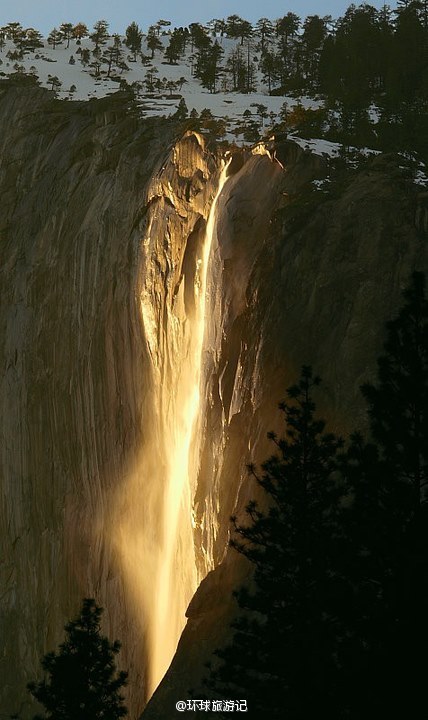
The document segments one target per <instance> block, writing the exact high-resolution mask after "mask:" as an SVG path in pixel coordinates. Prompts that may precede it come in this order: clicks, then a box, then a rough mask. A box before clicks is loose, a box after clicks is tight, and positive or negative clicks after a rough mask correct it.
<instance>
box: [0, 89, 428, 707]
mask: <svg viewBox="0 0 428 720" xmlns="http://www.w3.org/2000/svg"><path fill="white" fill-rule="evenodd" d="M176 134H177V126H175V125H174V123H172V122H170V121H162V120H159V119H156V120H155V121H150V120H145V121H141V120H138V118H137V117H136V116H135V115H134V114H133V112H132V108H131V107H130V100H129V98H127V97H126V95H124V94H118V95H117V96H113V97H110V98H106V99H104V100H100V101H90V102H89V103H64V102H58V101H55V100H52V99H51V95H50V93H49V92H48V91H43V90H38V89H32V88H25V89H24V88H21V89H20V88H16V87H14V86H13V85H9V84H8V83H4V84H1V85H0V193H1V198H2V212H1V215H0V337H1V344H0V359H1V365H0V367H1V368H2V375H1V385H0V398H1V412H0V448H1V449H0V452H1V465H0V483H1V490H0V518H1V523H0V583H1V588H2V592H1V600H0V637H2V652H1V653H0V677H1V679H2V681H1V683H0V709H1V712H2V713H3V714H5V715H6V716H8V715H10V714H12V713H17V712H19V713H20V716H21V717H22V718H23V720H27V718H29V717H30V716H31V715H32V713H34V711H35V708H34V707H33V706H32V705H31V702H30V699H29V697H28V694H27V693H26V691H25V684H26V682H27V681H28V680H30V679H34V678H36V677H37V676H38V675H39V673H40V664H39V660H40V656H41V655H43V654H44V653H45V652H46V651H48V650H51V649H53V648H54V647H55V646H56V645H57V644H58V643H59V642H60V641H61V639H62V637H63V625H64V623H65V622H66V621H67V620H68V619H69V618H70V617H72V616H73V614H75V612H76V610H77V609H78V607H79V604H80V601H81V598H82V597H85V596H86V597H90V596H93V597H95V598H96V600H97V602H98V603H99V604H100V605H102V606H103V607H105V609H106V612H105V620H104V629H105V631H106V632H107V633H108V634H109V636H110V637H111V638H112V639H114V638H119V639H120V640H121V642H122V644H123V648H122V652H121V657H120V662H121V665H122V666H123V667H124V668H128V669H130V683H129V689H128V697H127V701H128V704H129V708H130V717H131V718H135V717H138V715H139V714H140V713H141V711H142V709H143V707H144V703H145V699H146V690H145V688H146V678H145V675H146V669H147V657H146V647H145V637H146V635H145V618H144V613H143V612H142V608H141V606H140V605H139V602H138V596H137V595H135V594H133V593H132V592H131V591H130V590H129V586H128V582H129V578H128V577H127V575H126V573H125V570H124V567H123V560H122V558H121V556H120V553H119V551H118V546H117V543H116V542H115V538H116V535H117V528H118V527H121V523H122V521H123V518H125V519H127V518H129V517H131V516H132V517H134V516H133V508H132V506H130V505H129V502H130V500H129V498H128V500H127V501H126V502H125V500H124V501H123V503H122V501H121V496H122V494H123V495H124V496H125V495H126V493H127V487H128V485H127V483H128V481H129V477H130V476H132V475H133V474H135V469H136V468H137V467H138V468H140V466H141V453H142V448H143V449H144V446H145V443H147V437H148V436H150V434H153V427H154V426H155V413H154V409H153V405H152V399H153V377H154V376H153V373H152V372H151V367H152V365H153V362H154V359H153V356H152V354H151V344H150V342H151V341H150V337H149V328H148V325H147V323H146V324H145V323H144V322H143V319H142V313H141V302H142V297H143V296H144V297H145V298H146V299H149V300H150V303H151V307H152V308H153V310H154V313H155V317H154V322H153V328H152V330H154V332H155V334H156V337H157V343H158V347H159V348H160V347H165V352H164V354H163V355H162V358H161V361H160V362H161V364H162V368H161V370H162V372H165V373H166V372H167V369H168V367H169V365H170V364H171V362H172V361H173V349H171V348H170V347H169V346H168V342H167V340H168V337H167V336H168V327H169V326H168V321H167V317H168V313H169V310H170V308H172V307H174V304H175V303H176V302H177V300H176V299H177V297H178V296H179V295H180V293H181V292H182V293H183V308H184V309H183V313H184V321H185V320H186V318H188V317H190V315H191V313H192V302H193V299H192V293H191V292H190V291H189V287H190V284H191V281H192V278H193V276H194V272H195V257H196V254H195V253H196V248H197V247H198V243H200V241H201V237H202V235H203V233H204V232H205V227H206V222H207V219H208V216H209V210H210V207H211V203H212V200H213V197H214V195H215V192H216V187H217V183H218V177H219V169H220V154H219V152H218V151H217V150H216V149H215V148H212V147H211V146H207V145H206V143H205V141H204V139H203V138H201V137H199V136H198V135H196V134H194V133H188V134H185V135H184V137H182V138H181V139H177V137H176ZM276 158H277V160H278V161H280V162H278V161H277V160H275V159H274V160H272V159H271V158H270V157H269V155H267V154H266V153H265V152H264V150H263V148H259V149H258V151H257V148H256V149H255V151H254V153H252V152H250V151H246V152H245V153H244V152H237V153H236V158H235V159H234V160H233V162H232V164H231V165H230V168H229V178H228V180H227V183H226V185H225V186H224V189H223V192H222V194H221V196H220V198H219V201H218V206H217V220H218V221H217V239H218V240H217V241H216V243H215V244H214V247H213V250H212V255H211V264H210V270H209V284H208V293H209V302H210V305H209V312H208V313H207V317H208V322H207V330H206V340H205V347H204V379H205V380H204V393H203V397H202V401H201V402H202V409H203V411H202V413H201V419H200V432H201V438H202V441H201V461H200V469H199V473H198V477H197V478H196V479H195V486H194V488H193V493H194V518H195V547H196V558H197V564H198V571H199V575H200V576H201V577H203V576H204V575H205V574H206V573H207V572H208V576H207V577H206V579H205V580H204V581H203V582H202V584H201V586H200V587H199V590H198V591H197V593H196V595H195V596H194V598H193V599H192V601H191V603H190V606H189V610H188V617H189V619H188V623H187V626H186V629H185V631H184V633H183V635H182V638H181V640H180V644H179V648H178V652H177V653H176V656H175V658H174V661H173V664H172V666H171V669H170V671H169V673H168V674H167V676H166V678H165V680H164V681H163V683H162V684H161V686H160V687H159V689H158V691H157V693H156V694H155V695H154V697H153V699H152V701H151V703H150V704H149V706H148V707H147V710H146V711H145V714H144V718H146V717H147V718H148V719H150V718H162V719H164V718H166V717H171V716H172V714H173V712H174V707H175V702H176V701H177V700H178V699H185V698H186V696H187V691H188V688H189V687H194V688H196V687H198V684H199V683H200V679H201V675H202V674H203V672H204V669H203V663H204V661H205V660H206V659H208V657H209V655H210V653H211V651H212V649H213V648H214V647H215V646H216V645H218V644H219V643H220V642H221V639H222V634H223V633H224V631H225V629H226V628H227V622H228V619H229V618H230V617H231V615H232V614H233V612H234V608H233V606H232V603H231V601H230V594H231V590H232V588H233V586H234V584H236V582H239V580H240V579H241V578H242V577H243V576H244V575H245V574H246V572H247V568H245V567H244V566H242V565H241V564H240V563H238V562H237V559H236V558H235V557H234V555H233V554H231V553H228V552H226V548H227V539H228V519H229V516H230V514H231V513H232V511H233V510H234V509H235V508H237V509H238V511H239V510H240V509H242V508H243V507H244V505H245V503H246V501H247V500H248V498H249V497H251V496H252V495H253V493H254V488H253V487H251V486H249V485H248V483H247V481H246V472H245V464H246V462H248V461H249V460H251V459H255V460H263V459H264V457H265V455H266V453H267V452H268V451H269V448H268V445H267V441H266V439H265V434H266V431H267V430H269V429H275V428H276V427H277V425H278V418H277V415H276V411H275V408H276V403H277V401H278V400H279V399H280V398H281V397H282V396H283V393H284V388H285V387H286V386H287V385H288V384H290V382H292V381H293V380H294V378H295V376H296V373H298V371H299V367H300V365H301V364H302V363H307V364H312V365H313V366H314V368H315V369H316V371H317V372H318V373H319V374H321V375H322V377H323V378H324V386H323V390H322V394H321V395H320V407H321V409H322V411H323V412H324V414H326V415H327V416H328V417H329V419H331V427H332V428H334V429H340V430H343V431H346V429H347V427H349V426H352V427H353V426H354V425H355V423H357V424H360V425H363V424H364V414H363V410H362V402H361V398H360V395H359V390H358V388H359V385H360V384H361V382H362V381H363V380H365V379H367V378H368V377H370V375H372V374H373V369H374V363H375V358H376V355H377V353H378V352H379V349H380V348H381V345H382V339H383V323H384V321H385V320H387V319H388V318H390V317H391V316H392V315H393V314H394V312H395V310H396V308H397V306H398V304H399V301H400V292H401V289H402V288H403V287H404V286H405V284H406V283H407V280H408V277H409V274H410V272H411V270H412V269H413V268H419V269H426V267H427V264H428V263H427V259H428V256H427V236H426V233H425V231H426V227H425V225H426V223H425V215H424V212H425V210H424V207H425V206H424V199H423V198H422V199H421V198H420V196H418V195H417V192H416V188H415V187H414V186H412V185H411V183H410V182H409V181H408V180H406V179H405V178H404V177H403V174H402V172H401V171H400V169H399V167H398V166H399V163H398V161H397V160H396V159H395V158H393V157H386V156H385V157H383V156H380V157H378V158H376V159H374V160H370V161H368V162H367V164H365V165H364V167H362V168H361V169H360V170H359V171H355V172H353V173H352V174H350V173H346V172H345V173H344V175H343V177H342V178H339V179H338V180H337V181H335V182H332V183H331V188H332V189H331V190H330V191H329V192H328V193H325V194H323V193H322V192H320V191H319V192H316V191H313V190H311V185H310V181H311V180H312V179H313V178H319V177H323V176H324V175H325V174H326V172H328V167H327V163H326V161H323V160H321V159H319V158H316V157H314V156H311V155H310V154H308V153H305V152H303V151H302V150H300V149H299V148H298V147H297V146H295V145H294V144H293V143H287V142H285V143H282V144H281V145H280V146H278V147H277V148H276ZM280 163H281V164H280ZM282 166H284V168H285V169H283V168H282ZM421 208H422V209H421ZM186 283H187V285H186ZM186 287H187V290H186ZM180 288H182V290H181V289H180ZM180 297H181V295H180ZM155 462H157V459H156V458H155V459H154V460H153V463H155ZM139 474H140V476H141V478H142V479H141V484H140V485H138V488H140V489H142V491H141V492H140V495H138V496H135V495H134V496H132V501H133V503H134V505H138V506H139V508H140V511H141V508H142V509H143V511H144V508H145V507H146V505H148V500H147V497H146V493H145V491H144V489H145V488H147V489H149V488H150V474H151V473H150V466H148V465H146V466H144V467H143V468H141V470H139ZM133 522H137V521H135V520H134V521H133ZM131 527H132V525H131ZM132 559H133V558H132V556H131V560H132ZM134 565H135V563H134ZM132 567H133V566H132V565H131V568H132ZM214 567H216V568H217V569H214V570H213V568H214ZM135 574H136V575H137V574H140V575H141V568H140V567H136V566H135ZM143 575H144V571H143ZM147 582H150V578H148V579H147Z"/></svg>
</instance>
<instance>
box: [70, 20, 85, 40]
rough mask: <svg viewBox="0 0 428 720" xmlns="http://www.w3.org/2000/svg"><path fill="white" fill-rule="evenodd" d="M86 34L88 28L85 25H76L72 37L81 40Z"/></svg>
mask: <svg viewBox="0 0 428 720" xmlns="http://www.w3.org/2000/svg"><path fill="white" fill-rule="evenodd" d="M87 34H88V28H87V26H86V25H85V23H81V22H79V23H77V25H75V26H74V28H73V37H75V38H76V39H77V40H81V39H82V38H84V37H86V36H87Z"/></svg>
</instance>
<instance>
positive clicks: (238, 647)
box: [206, 367, 347, 720]
mask: <svg viewBox="0 0 428 720" xmlns="http://www.w3.org/2000/svg"><path fill="white" fill-rule="evenodd" d="M318 383H319V379H318V378H315V377H313V376H312V372H311V369H310V368H308V367H304V368H303V369H302V375H301V378H300V380H299V383H298V384H297V385H295V386H293V387H291V388H289V389H288V391H287V400H286V401H285V402H283V403H281V405H280V409H281V410H282V412H283V414H284V419H285V421H286V434H285V437H284V438H282V439H277V438H276V436H275V435H274V434H273V433H270V435H269V436H270V438H271V439H272V441H273V442H274V443H275V445H276V448H277V454H275V455H273V456H272V457H271V458H270V459H269V460H267V462H265V463H264V464H263V465H262V469H263V474H262V475H261V476H260V475H259V474H257V472H256V470H255V468H254V467H253V466H250V472H251V473H252V474H253V475H254V477H255V479H256V481H257V483H258V485H259V486H260V487H261V488H262V490H263V491H264V493H265V499H266V501H267V509H262V508H261V507H260V505H259V504H258V503H257V502H255V501H253V502H250V503H249V505H248V506H247V508H246V512H247V519H248V521H249V522H247V523H246V524H240V523H239V522H238V520H237V519H236V518H232V521H233V525H234V530H235V534H234V537H233V538H232V541H231V544H232V546H233V547H234V548H235V549H236V550H237V551H238V552H240V553H241V554H243V555H244V556H245V557H246V558H247V559H248V560H249V561H250V562H251V563H252V564H253V565H254V567H255V572H254V581H253V585H252V586H251V587H244V588H242V589H241V590H239V591H238V593H236V597H237V600H238V604H239V606H240V608H241V614H240V616H239V618H238V619H237V620H236V621H235V622H234V623H233V625H232V628H233V630H234V636H233V640H232V643H231V644H230V645H229V646H228V647H226V648H224V649H222V650H218V651H217V652H216V654H217V655H218V657H219V658H220V659H221V661H222V663H221V664H220V665H219V666H218V668H217V669H213V670H212V672H211V675H210V678H209V679H208V681H207V683H206V684H207V685H208V687H209V688H210V690H212V691H214V692H215V693H216V694H217V695H219V696H220V697H222V698H226V697H227V698H230V697H232V698H236V699H239V698H245V699H247V701H248V708H249V716H250V717H255V718H261V717H269V718H270V719H272V720H273V719H275V718H283V717H284V713H285V716H286V717H288V718H290V720H291V719H292V718H301V719H302V720H303V719H305V720H307V719H308V718H310V717H312V716H313V717H316V716H320V712H321V710H323V711H324V712H326V711H327V710H328V711H329V712H330V717H338V716H337V715H336V714H335V713H334V707H335V695H336V693H335V682H336V678H337V668H336V663H335V656H336V650H337V644H338V642H339V638H340V636H341V633H342V629H341V620H340V613H341V607H342V605H343V603H345V602H346V594H347V585H346V582H345V580H344V579H343V578H342V577H340V576H339V575H338V573H337V572H335V567H336V566H337V565H338V563H337V561H336V559H335V558H336V555H337V553H338V552H339V553H340V552H341V539H342V538H341V523H340V515H341V513H342V510H341V497H342V491H341V490H340V487H339V486H338V485H337V483H336V482H335V479H334V470H335V467H336V456H337V453H338V450H339V449H340V447H341V446H342V441H341V440H340V439H339V438H337V437H335V436H334V435H332V434H325V433H324V427H325V424H324V422H323V421H322V420H318V419H316V418H315V417H314V411H315V405H314V402H313V400H312V390H313V388H314V387H315V386H316V385H318ZM323 716H326V715H323Z"/></svg>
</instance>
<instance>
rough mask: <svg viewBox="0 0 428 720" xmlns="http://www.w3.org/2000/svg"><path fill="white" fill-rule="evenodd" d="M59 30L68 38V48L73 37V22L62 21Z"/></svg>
mask: <svg viewBox="0 0 428 720" xmlns="http://www.w3.org/2000/svg"><path fill="white" fill-rule="evenodd" d="M59 31H60V33H61V35H62V36H63V37H64V38H65V39H66V40H67V45H66V48H69V47H70V40H71V38H72V37H73V24H72V23H62V24H61V25H60V26H59Z"/></svg>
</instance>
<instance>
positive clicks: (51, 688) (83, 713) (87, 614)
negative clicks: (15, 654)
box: [27, 599, 127, 720]
mask: <svg viewBox="0 0 428 720" xmlns="http://www.w3.org/2000/svg"><path fill="white" fill-rule="evenodd" d="M101 614H102V609H101V608H100V607H98V606H97V605H96V603H95V601H94V600H92V599H85V600H84V601H83V605H82V609H81V611H80V613H79V615H78V617H77V618H76V619H75V620H73V621H72V622H70V623H68V624H67V625H66V626H65V630H66V633H67V639H66V640H65V641H64V642H63V643H62V644H61V645H60V648H59V652H58V653H55V652H51V653H48V654H47V655H45V657H44V658H43V660H42V667H43V670H44V671H45V674H46V675H47V677H45V679H44V680H42V681H39V682H32V683H29V684H28V686H27V687H28V690H29V691H30V693H31V694H32V695H33V697H34V698H35V699H36V700H38V702H39V703H41V704H42V705H43V706H44V708H45V711H46V715H45V718H46V720H49V719H50V720H117V719H118V718H121V717H124V716H125V715H126V714H127V710H126V708H125V706H124V704H123V697H122V696H121V695H120V692H119V691H120V689H121V688H122V687H123V686H124V685H125V684H126V678H127V673H125V672H119V673H117V674H116V668H115V664H114V659H115V655H117V653H118V652H119V649H120V643H118V642H117V641H116V642H114V643H110V642H109V640H108V639H107V638H106V637H104V636H102V635H101V634H100V619H101ZM34 720H43V719H42V718H40V717H39V716H37V717H35V718H34Z"/></svg>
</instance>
